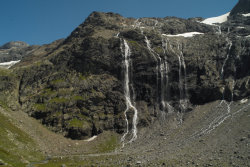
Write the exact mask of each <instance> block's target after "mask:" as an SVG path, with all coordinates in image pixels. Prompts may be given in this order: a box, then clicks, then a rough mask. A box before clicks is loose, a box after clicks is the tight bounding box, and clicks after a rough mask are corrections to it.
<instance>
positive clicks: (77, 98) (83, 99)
mask: <svg viewBox="0 0 250 167" xmlns="http://www.w3.org/2000/svg"><path fill="white" fill-rule="evenodd" d="M73 99H74V100H76V101H78V100H81V101H85V100H86V99H85V98H84V97H82V96H74V97H73Z"/></svg>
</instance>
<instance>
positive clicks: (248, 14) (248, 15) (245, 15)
mask: <svg viewBox="0 0 250 167" xmlns="http://www.w3.org/2000/svg"><path fill="white" fill-rule="evenodd" d="M242 16H244V17H250V13H246V14H242Z"/></svg>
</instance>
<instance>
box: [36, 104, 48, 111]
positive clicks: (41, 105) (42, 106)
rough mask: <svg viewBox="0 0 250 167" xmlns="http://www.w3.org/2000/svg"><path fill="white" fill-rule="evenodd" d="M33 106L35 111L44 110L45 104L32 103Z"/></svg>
mask: <svg viewBox="0 0 250 167" xmlns="http://www.w3.org/2000/svg"><path fill="white" fill-rule="evenodd" d="M34 108H35V109H36V110H37V111H45V110H46V105H45V104H38V103H37V104H34Z"/></svg>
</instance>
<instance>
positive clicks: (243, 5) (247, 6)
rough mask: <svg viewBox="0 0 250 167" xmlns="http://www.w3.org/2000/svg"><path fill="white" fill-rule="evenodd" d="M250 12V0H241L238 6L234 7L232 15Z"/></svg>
mask: <svg viewBox="0 0 250 167" xmlns="http://www.w3.org/2000/svg"><path fill="white" fill-rule="evenodd" d="M246 13H250V1H249V0H239V2H238V3H237V4H236V6H235V7H234V8H233V9H232V11H231V13H230V15H231V16H232V15H237V14H246Z"/></svg>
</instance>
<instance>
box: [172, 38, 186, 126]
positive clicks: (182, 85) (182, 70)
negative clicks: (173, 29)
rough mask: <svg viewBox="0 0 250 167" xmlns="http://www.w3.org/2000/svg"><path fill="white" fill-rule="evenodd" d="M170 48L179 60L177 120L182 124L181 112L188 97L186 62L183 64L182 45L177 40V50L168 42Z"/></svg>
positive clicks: (184, 108) (183, 110)
mask: <svg viewBox="0 0 250 167" xmlns="http://www.w3.org/2000/svg"><path fill="white" fill-rule="evenodd" d="M169 45H170V46H169V48H170V50H171V51H172V52H173V53H174V54H175V55H176V56H177V58H178V61H179V91H180V100H179V105H180V112H178V114H179V120H180V124H182V121H183V113H184V112H185V111H186V109H187V106H188V99H187V94H188V93H187V81H186V64H185V59H184V55H183V51H182V49H183V48H182V45H181V44H180V43H179V42H177V47H176V48H177V51H178V53H177V52H175V51H174V49H173V46H172V45H171V44H169Z"/></svg>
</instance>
